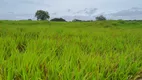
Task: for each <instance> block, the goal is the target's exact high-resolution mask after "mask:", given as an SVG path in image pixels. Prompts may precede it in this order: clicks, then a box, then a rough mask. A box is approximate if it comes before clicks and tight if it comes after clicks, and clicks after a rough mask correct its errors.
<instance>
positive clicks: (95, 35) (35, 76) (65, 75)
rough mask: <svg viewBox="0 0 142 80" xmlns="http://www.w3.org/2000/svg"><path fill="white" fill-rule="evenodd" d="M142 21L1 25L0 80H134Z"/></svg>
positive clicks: (140, 62)
mask: <svg viewBox="0 0 142 80" xmlns="http://www.w3.org/2000/svg"><path fill="white" fill-rule="evenodd" d="M140 77H142V21H121V20H120V21H97V22H50V24H49V23H48V22H46V21H0V80H136V79H138V78H140Z"/></svg>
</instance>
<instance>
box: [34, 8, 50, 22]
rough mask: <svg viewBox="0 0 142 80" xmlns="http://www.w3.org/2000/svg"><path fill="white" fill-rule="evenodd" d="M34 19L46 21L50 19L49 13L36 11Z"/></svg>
mask: <svg viewBox="0 0 142 80" xmlns="http://www.w3.org/2000/svg"><path fill="white" fill-rule="evenodd" d="M35 17H36V18H37V20H47V19H49V18H50V16H49V13H48V12H47V11H44V10H37V12H36V13H35Z"/></svg>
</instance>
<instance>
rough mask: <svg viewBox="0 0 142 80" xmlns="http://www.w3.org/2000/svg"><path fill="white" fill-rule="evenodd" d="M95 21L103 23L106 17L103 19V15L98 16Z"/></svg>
mask: <svg viewBox="0 0 142 80" xmlns="http://www.w3.org/2000/svg"><path fill="white" fill-rule="evenodd" d="M96 20H97V21H104V20H106V17H104V16H103V15H100V16H97V17H96Z"/></svg>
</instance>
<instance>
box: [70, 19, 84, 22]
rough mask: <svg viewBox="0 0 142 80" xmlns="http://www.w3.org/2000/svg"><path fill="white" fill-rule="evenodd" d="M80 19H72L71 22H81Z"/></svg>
mask: <svg viewBox="0 0 142 80" xmlns="http://www.w3.org/2000/svg"><path fill="white" fill-rule="evenodd" d="M81 21H82V20H79V19H74V20H72V22H81Z"/></svg>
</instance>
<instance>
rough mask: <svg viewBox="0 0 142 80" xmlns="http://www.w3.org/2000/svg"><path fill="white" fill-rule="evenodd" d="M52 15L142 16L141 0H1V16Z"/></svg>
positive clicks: (135, 17)
mask: <svg viewBox="0 0 142 80" xmlns="http://www.w3.org/2000/svg"><path fill="white" fill-rule="evenodd" d="M40 9H41V10H46V11H48V12H49V13H50V16H51V18H54V17H62V18H65V19H67V20H72V19H74V18H78V19H83V20H90V19H95V17H96V16H98V15H104V16H106V17H107V18H108V19H142V0H0V19H1V20H3V19H8V20H19V19H36V18H35V17H34V14H35V12H36V11H37V10H40Z"/></svg>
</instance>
